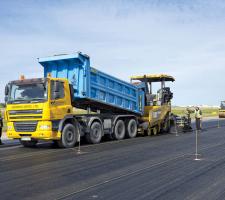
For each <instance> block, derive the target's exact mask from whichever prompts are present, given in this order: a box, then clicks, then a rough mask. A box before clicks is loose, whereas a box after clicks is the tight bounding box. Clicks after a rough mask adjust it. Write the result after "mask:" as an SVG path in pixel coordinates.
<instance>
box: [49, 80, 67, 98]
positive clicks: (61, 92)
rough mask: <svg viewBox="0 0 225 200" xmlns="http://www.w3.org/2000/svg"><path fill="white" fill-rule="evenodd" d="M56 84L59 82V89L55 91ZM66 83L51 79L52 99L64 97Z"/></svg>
mask: <svg viewBox="0 0 225 200" xmlns="http://www.w3.org/2000/svg"><path fill="white" fill-rule="evenodd" d="M55 84H58V87H57V91H55V87H54V86H55ZM64 96H65V93H64V83H63V82H61V81H51V100H56V99H62V98H64Z"/></svg>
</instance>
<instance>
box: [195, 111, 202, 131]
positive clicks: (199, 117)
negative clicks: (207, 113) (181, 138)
mask: <svg viewBox="0 0 225 200" xmlns="http://www.w3.org/2000/svg"><path fill="white" fill-rule="evenodd" d="M201 120H202V111H201V110H200V108H199V107H196V108H195V122H196V129H197V130H198V131H199V130H201V129H202V125H201Z"/></svg>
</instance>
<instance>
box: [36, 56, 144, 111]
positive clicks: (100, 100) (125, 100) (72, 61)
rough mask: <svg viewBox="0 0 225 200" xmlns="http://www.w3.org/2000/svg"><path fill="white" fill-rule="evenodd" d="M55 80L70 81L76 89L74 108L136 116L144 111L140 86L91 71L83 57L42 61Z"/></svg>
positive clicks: (50, 58) (85, 58)
mask: <svg viewBox="0 0 225 200" xmlns="http://www.w3.org/2000/svg"><path fill="white" fill-rule="evenodd" d="M38 61H39V63H40V64H41V65H42V66H43V67H44V77H47V75H48V73H50V74H51V76H52V77H54V78H67V79H68V80H69V82H70V84H72V86H73V88H74V97H72V102H73V104H74V106H76V107H79V108H84V109H86V108H87V107H88V106H90V108H91V109H94V110H101V112H102V111H103V112H114V113H135V114H139V115H141V114H142V113H143V109H144V92H143V90H142V89H139V88H138V87H137V86H135V85H132V84H130V83H128V82H125V81H122V80H120V79H118V78H115V77H113V76H111V75H108V74H106V73H103V72H101V71H99V70H97V69H95V68H92V67H90V59H89V57H88V56H87V55H85V54H82V53H76V54H70V55H56V56H52V57H46V58H39V60H38Z"/></svg>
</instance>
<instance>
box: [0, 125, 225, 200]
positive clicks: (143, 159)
mask: <svg viewBox="0 0 225 200" xmlns="http://www.w3.org/2000/svg"><path fill="white" fill-rule="evenodd" d="M203 125H204V127H205V129H206V130H205V131H203V132H202V133H200V134H199V152H200V154H201V156H200V157H199V158H201V160H199V161H195V160H194V155H193V154H194V153H195V134H194V133H192V134H189V133H186V134H181V133H180V134H179V136H175V134H167V135H161V136H156V137H138V138H135V139H127V140H123V141H113V142H104V143H101V144H98V145H82V146H81V154H78V153H77V147H76V148H74V149H56V148H54V147H53V146H51V144H49V143H47V144H40V145H38V146H37V148H32V149H27V148H23V147H21V146H20V145H17V146H8V147H7V146H6V147H2V148H0V194H1V197H0V199H84V200H88V199H103V200H106V199H107V200H111V199H123V200H126V199H127V200H128V199H129V200H131V199H146V200H149V199H199V200H200V199H225V126H221V127H220V128H217V121H207V122H205V123H204V124H203ZM221 125H225V122H224V121H221ZM209 127H212V128H209Z"/></svg>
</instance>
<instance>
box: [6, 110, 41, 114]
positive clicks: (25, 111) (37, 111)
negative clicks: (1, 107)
mask: <svg viewBox="0 0 225 200" xmlns="http://www.w3.org/2000/svg"><path fill="white" fill-rule="evenodd" d="M9 114H10V115H24V114H29V115H32V114H42V110H10V111H9Z"/></svg>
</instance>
